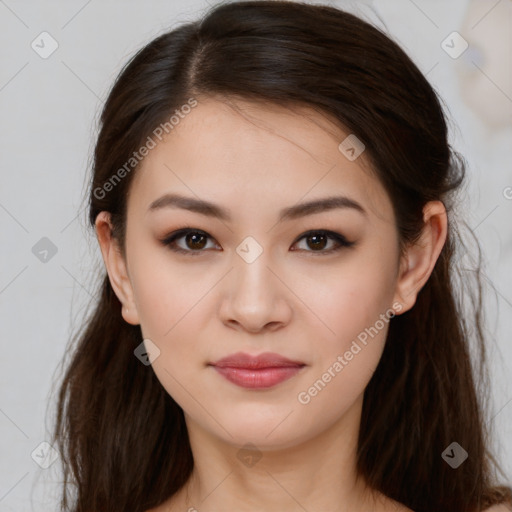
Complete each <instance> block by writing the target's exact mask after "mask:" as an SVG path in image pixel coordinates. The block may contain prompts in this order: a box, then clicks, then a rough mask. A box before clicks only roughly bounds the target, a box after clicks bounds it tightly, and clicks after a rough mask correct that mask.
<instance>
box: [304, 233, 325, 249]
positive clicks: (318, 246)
mask: <svg viewBox="0 0 512 512" xmlns="http://www.w3.org/2000/svg"><path fill="white" fill-rule="evenodd" d="M319 238H322V242H323V243H322V242H320V244H318V239H319ZM308 240H315V242H313V248H315V247H316V248H317V249H318V248H320V249H323V248H324V247H325V241H326V237H325V235H310V236H309V237H308Z"/></svg>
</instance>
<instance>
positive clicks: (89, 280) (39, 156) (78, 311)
mask: <svg viewBox="0 0 512 512" xmlns="http://www.w3.org/2000/svg"><path fill="white" fill-rule="evenodd" d="M211 3H214V2H211ZM312 3H313V2H312ZM314 3H321V2H314ZM324 3H328V4H329V3H330V4H332V5H335V6H339V7H341V8H347V9H349V10H352V11H354V12H357V13H359V14H361V15H363V16H366V18H367V19H370V20H374V21H375V22H376V23H377V24H378V25H379V26H381V27H383V28H385V30H386V31H387V32H388V33H389V34H390V35H391V36H392V38H394V39H395V40H396V41H398V42H399V43H400V44H401V45H402V47H403V48H404V49H405V50H406V51H407V52H408V54H409V55H410V56H411V57H412V58H413V60H414V61H415V62H416V63H417V65H418V66H419V68H420V69H421V70H422V71H423V72H424V73H425V74H427V78H428V79H429V81H430V82H431V83H432V84H433V85H434V87H435V88H436V90H437V91H438V92H439V93H440V95H441V96H442V98H443V99H444V101H445V103H446V105H447V109H448V113H449V115H450V129H451V143H452V145H453V147H454V148H455V149H457V150H458V151H460V152H461V153H462V154H463V155H464V156H465V158H466V159H467V162H468V173H469V175H470V183H469V186H468V188H467V197H466V198H465V199H464V202H463V203H464V204H463V205H462V208H463V209H462V217H463V218H464V220H465V221H466V222H467V223H468V225H469V226H470V227H472V228H473V229H474V230H475V234H476V236H477V238H478V240H479V242H480V244H481V245H482V248H483V250H484V264H485V268H484V273H485V282H486V283H492V284H493V285H494V287H495V289H496V290H497V293H496V294H494V292H492V291H491V290H490V288H488V287H486V290H487V292H488V293H487V295H488V297H487V299H486V303H485V312H486V315H487V317H488V324H487V325H488V329H487V331H486V334H487V336H488V350H489V355H490V358H491V375H492V403H491V404H489V406H490V411H491V414H490V416H491V417H492V419H491V428H492V432H493V433H494V447H495V450H496V452H497V453H498V454H499V456H500V458H501V461H502V462H503V465H504V466H505V469H506V471H507V474H508V478H509V480H512V436H511V433H512V377H511V376H510V374H511V373H512V346H511V343H510V332H511V331H512V291H511V290H512V272H511V271H510V269H511V262H512V232H511V229H510V219H511V218H512V216H511V213H512V188H507V187H512V165H511V160H512V154H511V145H512V144H511V143H512V137H511V135H512V121H511V120H512V117H511V115H512V85H511V59H510V56H511V47H512V44H511V37H512V36H511V27H512V2H511V1H510V0H493V1H483V0H480V1H477V2H470V1H469V0H451V1H449V2H447V1H441V0H430V1H421V2H420V0H415V1H413V0H398V1H393V2H391V1H379V0H374V1H370V0H368V1H365V2H358V5H357V7H356V6H355V5H354V4H351V3H348V2H342V1H337V2H334V1H333V2H324ZM207 7H208V3H207V2H203V1H189V2H185V1H172V2H171V1H157V0H152V1H149V2H134V1H126V0H125V1H120V0H116V1H99V0H90V1H86V0H79V1H67V2H60V3H59V2H55V1H46V2H36V1H34V0H32V1H16V0H0V52H1V66H0V112H1V114H0V133H1V139H0V144H1V147H0V228H1V234H2V240H1V248H2V250H1V251H0V258H1V260H0V315H1V322H0V340H1V344H2V345H1V348H2V357H1V358H0V453H1V455H0V511H16V512H24V511H29V510H37V511H54V510H56V509H57V507H56V503H57V498H58V496H59V492H60V488H59V481H60V478H61V475H60V473H59V471H60V469H59V464H58V463H55V464H53V465H51V466H50V467H49V468H48V469H42V468H41V467H40V466H39V465H38V464H36V462H35V460H34V459H33V458H32V457H31V454H33V453H34V458H35V459H36V460H37V454H38V453H39V454H40V455H39V456H40V460H41V457H42V455H41V454H43V453H46V452H44V449H43V452H41V447H40V444H41V443H43V442H44V441H45V440H46V439H49V435H48V432H49V429H50V428H51V415H52V414H53V412H52V411H53V407H52V403H51V402H50V401H49V400H50V392H51V386H52V383H53V382H54V379H56V378H58V377H59V374H58V373H55V372H56V369H57V365H58V364H59V362H60V360H61V358H62V357H63V354H64V352H65V348H66V344H67V343H68V340H69V337H70V334H71V333H72V332H74V330H75V329H76V328H77V327H78V325H79V323H80V321H81V318H82V316H83V314H84V308H85V306H86V304H87V302H88V301H89V300H90V298H91V297H92V294H93V293H94V289H95V288H94V285H95V282H96V279H95V276H96V275H97V273H98V271H99V270H100V269H101V268H102V263H101V260H100V252H99V249H98V246H97V243H96V240H95V238H94V233H93V231H92V229H91V228H88V227H87V224H86V216H85V210H84V206H85V204H86V203H85V201H84V194H85V193H86V184H87V179H88V177H89V164H90V158H91V152H92V148H93V143H94V135H95V133H96V128H97V119H98V116H99V112H100V108H101V106H102V103H103V101H104V100H105V98H106V94H107V92H108V89H109V87H110V86H111V85H112V83H113V81H114V78H115V77H116V75H117V73H118V71H119V70H120V69H121V66H122V65H123V64H124V63H125V62H126V61H127V59H128V58H129V57H130V56H131V55H132V54H133V53H134V52H135V51H136V50H137V49H138V48H139V47H140V46H142V45H143V44H145V43H147V42H149V41H150V40H151V39H152V38H154V37H155V36H156V35H157V34H159V33H161V32H163V31H166V30H168V29H170V28H174V27H175V26H177V25H179V24H181V23H182V22H184V21H188V20H192V19H194V18H195V17H196V16H198V15H199V14H200V13H201V12H203V10H204V9H206V8H207ZM43 31H47V32H48V33H49V34H51V37H52V38H54V39H55V40H56V42H57V44H58V48H57V50H56V51H55V52H54V53H53V54H51V55H50V56H49V57H48V58H42V57H41V56H40V55H39V54H38V53H36V51H35V50H34V49H33V48H32V46H31V44H32V42H33V41H35V43H34V44H39V46H42V43H41V42H40V40H41V37H39V35H40V34H41V32H43ZM453 31H458V32H459V33H461V35H462V36H463V37H464V38H465V39H466V40H467V41H468V42H469V48H468V50H466V51H465V52H464V53H463V54H462V55H461V56H460V57H458V58H452V57H451V56H450V55H448V54H447V53H446V51H445V50H444V49H443V46H442V42H443V40H445V39H446V37H447V36H448V35H449V34H450V33H452V32H453ZM38 41H39V43H38ZM448 41H450V40H448ZM45 48H46V50H48V49H49V48H50V46H49V39H46V43H45ZM41 51H42V49H41ZM43 237H47V238H48V239H49V240H51V242H52V244H53V245H54V246H55V249H56V251H57V252H56V253H55V254H54V255H52V253H51V252H49V253H48V255H47V256H46V259H47V261H46V262H44V261H41V260H40V258H41V257H43V254H42V253H39V255H38V254H37V251H35V252H36V254H34V252H33V247H34V246H35V245H36V244H37V243H38V242H39V243H40V244H41V243H42V244H44V243H47V242H40V240H41V238H43ZM37 247H39V246H36V248H37ZM47 407H49V413H48V414H49V416H48V417H47V416H46V412H47ZM34 450H36V451H35V452H34ZM469 451H470V449H469ZM43 458H44V457H43Z"/></svg>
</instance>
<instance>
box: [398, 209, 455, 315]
mask: <svg viewBox="0 0 512 512" xmlns="http://www.w3.org/2000/svg"><path fill="white" fill-rule="evenodd" d="M423 222H424V227H423V230H422V233H421V236H420V239H419V240H418V241H417V242H416V243H415V244H412V245H411V246H409V247H408V249H407V251H406V253H405V255H404V256H403V258H402V261H401V264H400V273H399V276H398V280H397V284H396V289H395V298H394V300H395V301H396V302H399V303H400V304H401V306H402V307H401V310H400V313H405V312H406V311H408V310H410V309H411V308H412V307H413V306H414V304H415V303H416V298H417V296H418V293H419V291H420V290H421V289H422V288H423V286H424V285H425V283H426V282H427V281H428V279H429V278H430V276H431V274H432V271H433V270H434V266H435V264H436V262H437V259H438V257H439V254H440V253H441V250H442V248H443V246H444V243H445V241H446V236H447V230H448V222H447V214H446V209H445V207H444V204H443V203H442V202H441V201H430V202H429V203H427V204H426V205H425V207H424V208H423Z"/></svg>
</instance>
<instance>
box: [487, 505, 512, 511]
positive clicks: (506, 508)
mask: <svg viewBox="0 0 512 512" xmlns="http://www.w3.org/2000/svg"><path fill="white" fill-rule="evenodd" d="M482 512H512V508H511V506H510V505H505V504H499V505H493V506H492V507H490V508H486V509H485V510H483V511H482Z"/></svg>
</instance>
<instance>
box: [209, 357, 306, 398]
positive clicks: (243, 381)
mask: <svg viewBox="0 0 512 512" xmlns="http://www.w3.org/2000/svg"><path fill="white" fill-rule="evenodd" d="M210 366H213V368H215V370H216V371H217V372H219V374H220V375H222V376H223V377H224V378H226V379H227V380H228V381H230V382H232V383H233V384H236V385H237V386H240V387H243V388H252V389H263V388H270V387H273V386H275V385H277V384H279V383H281V382H284V381H285V380H288V379H289V378H291V377H293V376H294V375H295V374H297V373H298V372H299V371H300V370H301V369H302V368H303V367H304V366H305V363H303V362H302V361H293V360H291V359H288V358H286V357H283V356H281V355H279V354H275V353H271V352H265V353H263V354H260V355H258V356H251V355H249V354H245V353H243V352H238V353H236V354H232V355H230V356H228V357H224V358H222V359H219V360H218V361H216V362H214V363H210Z"/></svg>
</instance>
